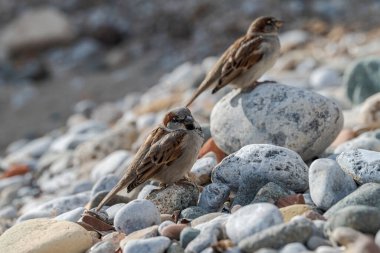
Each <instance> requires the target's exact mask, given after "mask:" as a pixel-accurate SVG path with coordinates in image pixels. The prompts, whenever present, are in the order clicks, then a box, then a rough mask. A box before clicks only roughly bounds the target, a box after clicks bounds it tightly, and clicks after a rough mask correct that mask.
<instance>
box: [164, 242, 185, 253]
mask: <svg viewBox="0 0 380 253" xmlns="http://www.w3.org/2000/svg"><path fill="white" fill-rule="evenodd" d="M184 252H185V250H184V249H183V248H182V247H181V245H180V244H179V243H178V242H173V243H172V244H170V246H169V248H168V249H167V250H166V253H184Z"/></svg>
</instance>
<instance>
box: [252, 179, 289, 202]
mask: <svg viewBox="0 0 380 253" xmlns="http://www.w3.org/2000/svg"><path fill="white" fill-rule="evenodd" d="M292 194H294V192H293V191H290V190H288V189H284V188H283V187H281V186H280V185H278V184H276V183H273V182H269V183H267V184H266V185H264V186H263V187H261V189H260V190H259V191H258V193H257V194H256V197H255V198H254V199H253V201H252V203H260V202H269V203H272V204H274V203H276V202H277V201H278V200H279V199H281V198H283V197H286V196H289V195H292Z"/></svg>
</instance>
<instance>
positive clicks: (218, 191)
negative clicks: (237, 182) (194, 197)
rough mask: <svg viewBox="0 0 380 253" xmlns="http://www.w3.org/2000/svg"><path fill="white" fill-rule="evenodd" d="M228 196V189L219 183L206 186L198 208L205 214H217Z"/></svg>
mask: <svg viewBox="0 0 380 253" xmlns="http://www.w3.org/2000/svg"><path fill="white" fill-rule="evenodd" d="M229 195H230V188H229V187H228V186H227V185H225V184H221V183H212V184H209V185H207V186H206V187H205V188H204V189H203V191H202V193H201V196H200V198H199V202H198V206H199V207H201V208H203V209H204V210H206V211H207V212H217V211H219V210H220V209H221V208H222V207H223V204H224V202H225V201H226V200H227V199H228V197H229Z"/></svg>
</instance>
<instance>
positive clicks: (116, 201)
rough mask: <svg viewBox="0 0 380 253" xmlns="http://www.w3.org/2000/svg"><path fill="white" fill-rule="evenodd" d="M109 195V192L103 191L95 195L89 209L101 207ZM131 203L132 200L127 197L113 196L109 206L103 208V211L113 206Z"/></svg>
mask: <svg viewBox="0 0 380 253" xmlns="http://www.w3.org/2000/svg"><path fill="white" fill-rule="evenodd" d="M108 193H109V191H101V192H98V193H97V194H95V196H94V197H93V198H92V199H91V201H90V203H89V208H90V209H91V208H94V207H97V206H98V205H99V203H100V202H101V201H102V200H103V199H104V197H105V196H106V195H107V194H108ZM129 201H130V198H128V197H126V196H122V195H118V194H116V195H115V196H113V197H112V198H111V199H110V200H109V201H108V203H107V205H105V206H104V207H102V209H107V208H106V207H107V206H108V207H111V206H114V205H117V204H124V203H128V202H129Z"/></svg>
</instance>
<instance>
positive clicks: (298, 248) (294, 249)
mask: <svg viewBox="0 0 380 253" xmlns="http://www.w3.org/2000/svg"><path fill="white" fill-rule="evenodd" d="M304 251H307V249H306V247H305V246H304V245H303V244H302V243H299V242H292V243H289V244H287V245H285V247H283V248H282V249H281V250H280V253H301V252H304Z"/></svg>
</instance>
